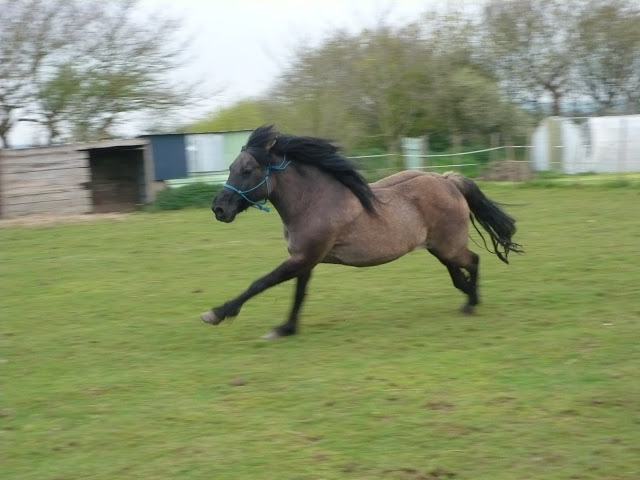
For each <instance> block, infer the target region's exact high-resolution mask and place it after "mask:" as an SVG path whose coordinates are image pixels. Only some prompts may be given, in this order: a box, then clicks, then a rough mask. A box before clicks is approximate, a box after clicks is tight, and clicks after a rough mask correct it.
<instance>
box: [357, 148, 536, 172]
mask: <svg viewBox="0 0 640 480" xmlns="http://www.w3.org/2000/svg"><path fill="white" fill-rule="evenodd" d="M506 148H531V145H503V146H500V147H493V148H484V149H482V150H473V151H471V152H460V153H428V154H423V155H405V154H402V153H400V154H394V153H381V154H378V155H358V156H355V157H347V158H350V159H352V160H357V159H360V158H381V157H401V158H406V157H411V158H432V157H459V156H460V155H473V154H474V153H483V152H491V151H494V150H502V149H506ZM468 165H476V164H475V163H470V164H468ZM450 166H452V167H455V166H458V165H450Z"/></svg>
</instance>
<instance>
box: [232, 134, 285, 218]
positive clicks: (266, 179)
mask: <svg viewBox="0 0 640 480" xmlns="http://www.w3.org/2000/svg"><path fill="white" fill-rule="evenodd" d="M242 150H243V151H244V150H245V147H242ZM290 163H291V160H289V161H287V154H285V155H284V157H283V158H282V163H281V164H280V165H272V164H270V163H269V164H267V173H266V174H265V176H264V178H263V179H262V181H261V182H260V183H259V184H257V185H256V186H255V187H252V188H249V189H247V190H238V189H237V188H236V187H234V186H233V185H229V184H228V183H225V184H224V185H223V187H224V188H228V189H229V190H231V191H232V192H236V193H237V194H238V195H240V196H241V197H242V198H244V199H245V200H246V201H247V202H249V203H250V204H251V206H252V207H254V208H257V209H258V210H262V211H265V212H267V213H269V212H270V211H271V209H270V208H269V207H265V204H266V203H267V198H268V197H269V174H270V173H271V170H284V169H285V168H287V167H288V166H289V164H290ZM265 183H266V184H267V195H266V196H265V197H264V200H262V202H260V200H258V201H253V200H251V199H250V198H248V197H247V196H246V195H245V193H249V192H253V191H254V190H255V189H256V188H258V187H261V186H262V185H264V184H265Z"/></svg>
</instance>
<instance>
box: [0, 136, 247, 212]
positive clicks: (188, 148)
mask: <svg viewBox="0 0 640 480" xmlns="http://www.w3.org/2000/svg"><path fill="white" fill-rule="evenodd" d="M250 134H251V130H242V131H234V132H211V133H196V134H182V133H180V134H167V135H148V136H144V137H139V138H133V139H116V140H105V141H100V142H91V143H84V144H71V145H56V146H50V147H38V148H25V149H14V150H0V217H1V218H10V217H16V216H21V215H30V214H49V213H51V214H59V215H64V214H79V213H103V212H122V211H130V210H134V209H136V208H138V207H139V206H141V205H144V204H147V203H151V202H153V200H154V199H155V195H156V193H157V191H158V190H161V189H163V188H166V186H172V187H175V186H181V185H184V184H187V183H191V182H207V183H222V182H224V181H225V180H226V178H227V176H228V168H229V165H230V164H231V162H232V161H233V159H234V158H235V157H236V156H237V155H238V153H240V148H241V147H242V145H244V144H245V143H246V141H247V138H248V137H249V135H250Z"/></svg>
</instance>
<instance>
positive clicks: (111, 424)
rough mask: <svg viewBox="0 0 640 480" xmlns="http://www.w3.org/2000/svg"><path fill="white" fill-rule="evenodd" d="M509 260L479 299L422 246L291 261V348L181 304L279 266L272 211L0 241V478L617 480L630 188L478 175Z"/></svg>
mask: <svg viewBox="0 0 640 480" xmlns="http://www.w3.org/2000/svg"><path fill="white" fill-rule="evenodd" d="M483 188H485V191H486V193H487V194H489V195H490V196H491V197H492V198H494V199H495V200H497V201H500V202H503V203H505V204H510V205H511V206H509V207H508V210H509V212H510V213H511V214H512V215H514V216H515V217H516V218H517V219H518V227H519V231H518V233H517V235H516V241H518V242H519V243H522V244H523V245H524V247H525V249H526V251H527V254H526V255H522V256H515V255H514V256H513V258H512V264H511V265H509V266H507V265H504V264H502V262H500V261H499V260H498V259H497V258H496V257H495V256H492V255H490V254H489V253H487V252H482V251H481V250H480V249H479V248H477V247H473V248H474V249H475V250H476V251H478V253H480V254H481V263H480V268H481V270H480V282H481V290H480V293H481V295H482V297H481V300H482V302H483V303H482V304H481V305H480V307H479V308H478V313H477V314H476V315H475V316H472V317H465V316H462V315H460V314H458V313H457V309H458V306H459V305H460V304H461V303H462V302H463V300H464V298H463V295H462V294H460V293H459V292H458V291H456V290H455V289H454V288H453V287H452V286H451V285H450V280H449V278H448V275H447V273H446V270H445V269H444V268H443V267H442V266H441V265H440V264H439V263H438V262H437V261H436V260H435V259H434V258H432V257H431V256H430V255H429V254H428V253H426V252H414V253H413V254H410V255H408V256H406V257H404V258H403V259H400V260H399V261H397V262H394V263H392V264H389V265H385V266H381V267H376V268H371V269H352V268H348V267H340V266H327V265H321V266H319V267H318V268H317V269H316V270H315V274H314V277H313V278H312V281H311V283H310V287H309V296H308V300H307V303H306V305H305V308H304V309H303V316H302V328H301V331H300V334H299V335H297V336H294V337H290V338H286V339H280V340H277V341H272V342H265V341H262V340H259V336H260V335H261V334H263V333H265V332H267V331H268V330H270V329H271V327H273V326H274V325H276V324H277V323H279V322H280V321H281V320H282V319H283V318H284V317H285V315H286V312H287V310H288V308H289V304H290V300H291V296H292V288H293V285H292V284H284V285H281V286H278V287H276V288H274V289H272V290H270V291H268V292H266V293H264V294H263V295H261V296H259V297H257V298H255V299H253V300H252V301H250V302H249V303H247V304H246V305H245V307H244V309H243V311H242V312H241V314H240V315H239V316H238V317H237V319H236V320H235V321H234V322H233V323H228V322H224V323H223V324H221V325H220V326H217V327H212V326H209V325H205V324H203V323H202V322H201V321H200V319H199V317H198V315H199V313H200V312H201V311H203V310H205V309H207V308H209V307H211V306H213V305H217V304H219V303H221V302H223V301H225V300H228V299H229V298H231V297H232V296H235V295H236V294H237V293H239V292H240V291H241V290H242V289H244V288H245V287H246V286H248V284H249V283H250V282H251V281H252V280H254V279H255V278H257V277H258V276H259V275H261V274H263V273H266V272H267V271H268V270H269V269H271V268H272V267H274V266H275V265H277V264H278V262H279V261H280V260H282V259H283V258H285V255H286V249H285V244H284V242H283V241H282V239H281V227H280V223H279V218H278V216H277V215H276V214H274V213H271V214H264V213H262V212H258V211H255V210H252V211H250V212H248V213H245V214H243V215H241V216H240V217H239V218H238V219H237V220H236V222H235V223H233V224H230V225H224V224H220V223H217V222H215V221H214V220H213V218H212V215H211V212H210V211H208V210H206V209H202V210H188V211H180V212H171V213H158V214H148V213H140V214H135V215H132V216H129V217H126V218H124V219H122V220H118V219H109V220H99V221H93V222H83V223H75V224H59V225H44V226H34V227H8V228H3V229H2V230H0V236H1V238H0V241H1V254H2V258H1V262H2V263H1V265H2V266H1V279H0V280H1V282H2V283H1V287H2V311H1V315H2V323H1V333H2V346H1V352H0V357H1V360H0V361H1V363H0V369H1V378H2V405H1V406H0V422H1V428H2V432H1V433H2V435H1V437H0V440H1V441H2V449H1V454H2V456H3V459H2V463H1V466H0V476H1V477H2V478H3V479H12V480H13V479H16V480H17V479H30V480H32V479H37V480H63V479H65V480H72V479H86V478H92V479H104V480H112V479H145V480H146V479H203V480H211V479H215V480H221V479H259V480H263V479H274V480H284V479H291V480H293V479H299V480H302V479H310V480H311V479H314V480H315V479H372V480H373V479H407V480H435V479H438V480H443V479H453V478H455V479H456V480H460V479H469V480H479V479H487V480H522V479H536V480H537V479H553V480H555V479H594V480H596V479H597V480H602V479H607V480H613V479H629V480H637V479H638V478H640V300H639V298H640V268H639V267H640V213H639V212H640V189H638V188H615V189H614V188H600V187H586V188H552V189H542V188H519V187H516V186H499V185H484V186H483Z"/></svg>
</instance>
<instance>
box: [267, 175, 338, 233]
mask: <svg viewBox="0 0 640 480" xmlns="http://www.w3.org/2000/svg"><path fill="white" fill-rule="evenodd" d="M277 175H278V178H277V184H276V186H275V188H274V190H273V192H272V193H271V195H270V196H269V200H270V201H271V203H272V204H273V206H274V207H275V209H276V210H277V211H278V213H279V214H280V217H281V218H282V221H283V222H284V223H285V225H291V224H294V223H296V222H299V221H304V220H305V218H308V216H309V215H310V214H313V211H314V210H316V209H318V208H324V204H325V203H327V199H333V200H334V201H335V200H336V199H337V198H336V197H338V198H339V196H340V195H342V194H344V191H343V189H341V188H340V187H342V185H341V184H340V183H339V182H338V181H336V180H334V179H332V178H331V177H330V176H328V175H327V174H326V173H324V172H322V171H321V170H319V169H317V168H315V167H312V166H309V165H300V164H293V163H292V164H291V166H290V167H288V168H287V169H285V170H283V171H280V172H278V174H277Z"/></svg>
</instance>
